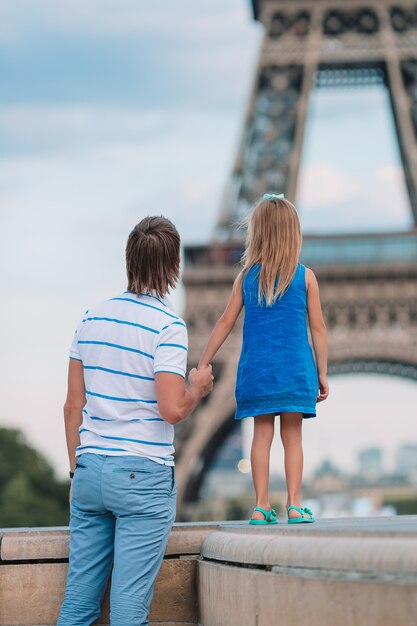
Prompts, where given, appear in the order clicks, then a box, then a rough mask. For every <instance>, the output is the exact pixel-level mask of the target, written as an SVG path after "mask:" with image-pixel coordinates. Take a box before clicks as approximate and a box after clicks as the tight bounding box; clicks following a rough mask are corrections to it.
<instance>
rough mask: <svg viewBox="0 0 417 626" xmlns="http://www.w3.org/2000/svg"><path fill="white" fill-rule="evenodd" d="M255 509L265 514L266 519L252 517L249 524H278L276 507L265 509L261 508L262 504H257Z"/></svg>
mask: <svg viewBox="0 0 417 626" xmlns="http://www.w3.org/2000/svg"><path fill="white" fill-rule="evenodd" d="M253 510H254V511H259V512H260V513H262V514H263V515H264V516H265V519H250V520H249V524H254V525H256V526H269V525H270V524H278V518H277V513H276V511H274V509H271V510H270V511H266V510H265V509H261V507H260V506H255V508H254V509H253Z"/></svg>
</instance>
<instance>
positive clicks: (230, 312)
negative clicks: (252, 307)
mask: <svg viewBox="0 0 417 626" xmlns="http://www.w3.org/2000/svg"><path fill="white" fill-rule="evenodd" d="M242 307H243V298H242V272H241V273H240V274H239V275H238V277H237V278H236V280H235V282H234V284H233V289H232V295H231V296H230V300H229V302H228V304H227V307H226V309H225V311H224V313H223V315H222V316H221V317H220V318H219V320H218V322H217V324H216V325H215V327H214V329H213V332H212V333H211V335H210V339H209V340H208V343H207V346H206V348H205V350H204V352H203V354H202V355H201V357H200V361H199V362H198V368H199V369H200V367H205V366H207V365H209V363H210V361H211V360H212V359H213V357H214V355H215V354H216V353H217V351H218V350H219V348H220V347H221V346H222V345H223V343H224V341H225V340H226V338H227V337H228V335H229V334H230V331H231V330H232V328H233V326H234V325H235V322H236V320H237V318H238V317H239V313H240V312H241V310H242Z"/></svg>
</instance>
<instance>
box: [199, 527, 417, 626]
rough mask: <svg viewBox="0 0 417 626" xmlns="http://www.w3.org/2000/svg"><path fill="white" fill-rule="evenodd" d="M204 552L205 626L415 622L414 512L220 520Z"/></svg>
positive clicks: (397, 625)
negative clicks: (308, 519)
mask: <svg viewBox="0 0 417 626" xmlns="http://www.w3.org/2000/svg"><path fill="white" fill-rule="evenodd" d="M202 557H203V558H202V559H201V560H199V563H198V568H199V578H198V579H199V587H198V595H199V604H200V618H199V619H200V623H201V624H204V626H271V625H272V624H274V626H296V625H297V624H299V625H302V624H306V625H307V624H308V626H411V625H412V624H413V625H414V624H417V517H407V518H405V517H402V518H401V517H398V518H380V519H377V518H374V519H362V520H358V519H356V520H355V519H353V520H352V519H349V520H323V521H320V522H317V523H316V524H311V525H306V524H303V525H297V526H288V525H287V526H286V525H284V524H283V525H280V526H275V527H267V528H265V527H249V526H248V525H247V524H245V525H242V526H240V527H239V526H236V525H235V526H234V527H231V526H227V525H224V526H222V527H221V528H220V530H219V531H217V532H214V533H212V534H210V535H209V536H208V537H207V539H206V540H205V542H204V543H203V549H202Z"/></svg>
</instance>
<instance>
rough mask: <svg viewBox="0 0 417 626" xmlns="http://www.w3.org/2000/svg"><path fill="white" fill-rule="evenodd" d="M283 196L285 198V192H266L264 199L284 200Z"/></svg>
mask: <svg viewBox="0 0 417 626" xmlns="http://www.w3.org/2000/svg"><path fill="white" fill-rule="evenodd" d="M283 198H285V196H284V194H283V193H279V194H276V193H264V195H263V196H262V199H263V200H282V199H283Z"/></svg>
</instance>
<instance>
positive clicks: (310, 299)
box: [306, 268, 329, 402]
mask: <svg viewBox="0 0 417 626" xmlns="http://www.w3.org/2000/svg"><path fill="white" fill-rule="evenodd" d="M306 286H307V312H308V321H309V324H310V331H311V339H312V341H313V347H314V354H315V355H316V365H317V372H318V377H319V395H318V396H317V402H321V401H322V400H325V399H326V398H327V396H328V395H329V383H328V382H327V330H326V325H325V323H324V319H323V313H322V310H321V304H320V295H319V286H318V283H317V278H316V277H315V275H314V273H313V272H312V271H311V270H310V269H308V268H307V269H306Z"/></svg>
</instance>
